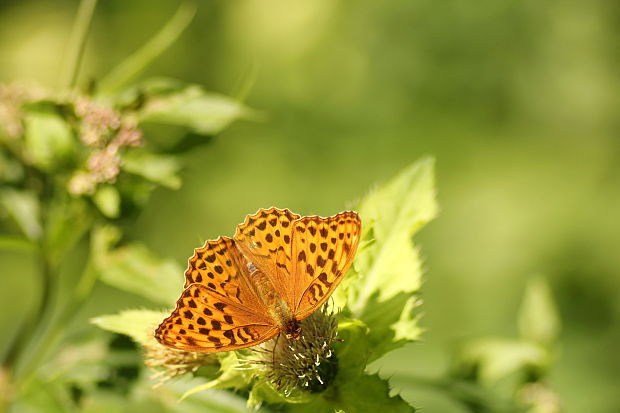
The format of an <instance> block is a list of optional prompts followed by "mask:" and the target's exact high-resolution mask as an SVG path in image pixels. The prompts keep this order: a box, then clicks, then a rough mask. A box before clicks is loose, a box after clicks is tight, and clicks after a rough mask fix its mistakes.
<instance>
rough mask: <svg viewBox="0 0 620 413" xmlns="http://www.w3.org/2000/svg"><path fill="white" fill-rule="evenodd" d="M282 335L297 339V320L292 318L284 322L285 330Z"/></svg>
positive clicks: (298, 336)
mask: <svg viewBox="0 0 620 413" xmlns="http://www.w3.org/2000/svg"><path fill="white" fill-rule="evenodd" d="M284 335H285V336H286V338H288V339H289V340H291V339H292V340H299V338H300V337H301V325H300V324H299V321H298V320H296V319H294V318H293V319H292V320H290V321H289V322H288V323H286V331H285V332H284Z"/></svg>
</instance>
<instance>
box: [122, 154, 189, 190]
mask: <svg viewBox="0 0 620 413" xmlns="http://www.w3.org/2000/svg"><path fill="white" fill-rule="evenodd" d="M123 168H124V169H125V170H126V171H128V172H131V173H133V174H136V175H140V176H142V177H144V178H146V179H148V180H149V181H152V182H155V183H157V184H160V185H163V186H166V187H168V188H171V189H179V188H180V187H181V178H180V177H179V176H178V175H177V173H178V172H179V170H180V169H181V164H180V163H179V161H178V159H177V158H176V157H175V156H171V155H160V154H155V153H149V152H144V151H128V152H127V153H125V154H124V155H123Z"/></svg>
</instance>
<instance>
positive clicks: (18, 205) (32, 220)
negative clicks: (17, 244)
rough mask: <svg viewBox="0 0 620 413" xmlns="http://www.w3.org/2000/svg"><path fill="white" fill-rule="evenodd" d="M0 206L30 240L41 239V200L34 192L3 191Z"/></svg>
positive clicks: (8, 189)
mask: <svg viewBox="0 0 620 413" xmlns="http://www.w3.org/2000/svg"><path fill="white" fill-rule="evenodd" d="M0 205H1V206H2V207H3V208H4V209H5V211H6V212H7V213H8V215H9V216H10V217H11V218H12V219H13V221H15V223H16V224H17V226H18V227H19V229H20V230H21V231H22V233H23V234H24V235H25V236H26V237H27V238H28V239H30V240H37V239H39V238H40V237H41V235H42V233H43V228H42V227H41V210H40V206H39V200H38V199H37V197H36V195H35V194H34V193H33V192H30V191H18V190H15V189H11V188H5V189H2V190H1V191H0Z"/></svg>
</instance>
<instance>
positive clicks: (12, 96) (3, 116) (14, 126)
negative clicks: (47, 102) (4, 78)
mask: <svg viewBox="0 0 620 413" xmlns="http://www.w3.org/2000/svg"><path fill="white" fill-rule="evenodd" d="M46 97H47V92H45V91H44V90H43V89H40V88H37V87H35V86H26V85H21V84H15V85H10V86H9V85H3V84H0V132H4V135H6V137H8V138H9V139H17V138H19V137H20V136H22V135H23V133H24V126H23V123H22V119H23V117H24V113H23V110H22V106H23V105H24V104H25V103H28V102H34V101H36V100H41V99H45V98H46ZM0 135H2V133H0Z"/></svg>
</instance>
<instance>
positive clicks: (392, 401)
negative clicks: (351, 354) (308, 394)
mask: <svg viewBox="0 0 620 413" xmlns="http://www.w3.org/2000/svg"><path fill="white" fill-rule="evenodd" d="M327 393H328V394H325V395H323V397H321V398H316V399H315V400H314V401H312V402H310V403H307V404H303V405H295V406H294V408H292V409H290V410H291V411H294V412H299V413H315V412H332V411H338V410H341V411H345V412H347V413H365V412H402V413H411V412H415V408H414V407H413V406H411V405H410V404H409V403H407V402H406V401H405V400H403V398H402V397H400V396H390V387H389V384H388V382H387V381H386V380H383V379H381V378H380V377H379V375H376V374H375V375H368V374H361V375H359V376H358V377H357V378H356V379H355V380H353V381H347V382H344V383H342V384H341V386H340V387H339V388H338V390H337V392H336V391H330V390H327Z"/></svg>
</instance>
